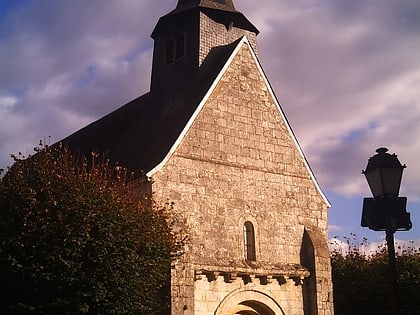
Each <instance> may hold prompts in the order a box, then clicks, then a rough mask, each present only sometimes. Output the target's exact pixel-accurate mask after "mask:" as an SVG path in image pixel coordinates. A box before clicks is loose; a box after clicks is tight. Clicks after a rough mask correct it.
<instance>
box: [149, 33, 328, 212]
mask: <svg viewBox="0 0 420 315" xmlns="http://www.w3.org/2000/svg"><path fill="white" fill-rule="evenodd" d="M243 44H246V45H248V47H249V48H250V51H251V54H252V57H253V58H254V61H255V63H256V65H257V68H258V70H259V71H260V74H261V76H262V77H263V79H264V82H265V84H266V85H267V87H268V90H269V92H270V95H271V97H272V98H273V100H274V102H275V104H276V106H277V109H278V110H279V112H280V115H281V117H282V119H283V121H284V123H285V125H286V127H287V130H288V131H289V133H290V135H291V137H292V139H293V142H294V144H295V146H296V148H297V149H298V152H299V154H300V156H301V158H302V160H303V162H304V164H305V167H306V169H307V170H308V172H309V175H310V177H311V179H312V181H313V182H314V184H315V187H316V189H317V190H318V192H319V194H320V195H321V197H322V198H323V199H324V201H325V203H326V204H327V206H328V207H331V204H330V202H329V201H328V199H327V197H326V196H325V194H324V193H323V191H322V189H321V187H320V186H319V183H318V181H317V180H316V178H315V175H314V173H313V172H312V169H311V167H310V166H309V163H308V161H307V159H306V157H305V154H304V153H303V151H302V148H301V146H300V144H299V142H298V140H297V138H296V136H295V134H294V132H293V130H292V128H291V127H290V124H289V122H288V120H287V118H286V116H285V114H284V112H283V110H282V108H281V106H280V103H279V102H278V100H277V97H276V95H275V94H274V91H273V89H272V87H271V84H270V82H269V81H268V79H267V76H266V75H265V73H264V70H263V69H262V67H261V64H260V62H259V60H258V58H257V56H256V55H255V52H254V50H253V49H252V47H251V45H250V43H249V41H248V39H247V38H246V36H244V37H243V38H242V39H241V41H240V42H239V43H238V44H237V46H236V47H235V50H234V51H233V52H232V54H231V55H230V57H229V59H228V60H227V62H226V63H225V65H224V66H223V68H222V70H221V71H220V72H219V74H218V75H217V77H216V79H215V80H214V81H213V83H212V85H211V86H210V88H209V90H208V91H207V93H206V94H205V96H204V98H203V99H202V100H201V102H200V104H199V105H198V107H197V108H196V110H195V111H194V113H193V114H192V116H191V117H190V119H189V120H188V123H187V124H186V125H185V127H184V129H183V130H182V132H181V134H180V135H179V137H178V139H177V140H176V141H175V143H174V144H173V145H172V147H171V149H170V150H169V152H168V154H167V155H166V156H165V158H164V159H163V160H162V162H160V163H159V164H158V165H156V166H155V167H154V168H153V169H151V170H150V171H149V172H148V173H147V174H146V176H148V177H152V176H153V175H154V174H156V173H157V172H159V171H160V170H161V169H162V168H163V167H164V166H165V164H166V163H167V162H168V160H169V159H170V158H171V156H172V155H173V154H174V152H175V151H176V149H177V148H178V147H179V145H180V144H181V142H182V140H184V137H185V135H186V134H187V132H188V131H189V130H190V128H191V126H192V124H193V123H194V121H195V120H196V118H197V116H198V114H199V113H200V112H201V110H202V108H203V107H204V104H206V102H207V100H208V99H209V97H210V95H211V94H212V93H213V91H214V89H215V88H216V86H217V84H218V83H219V81H220V79H221V78H222V76H223V75H224V74H225V72H226V70H227V69H228V68H229V66H230V64H231V63H232V60H233V59H234V58H235V56H236V54H237V53H238V52H239V50H240V49H241V47H242V45H243Z"/></svg>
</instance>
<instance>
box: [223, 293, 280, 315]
mask: <svg viewBox="0 0 420 315" xmlns="http://www.w3.org/2000/svg"><path fill="white" fill-rule="evenodd" d="M215 315H284V312H283V310H282V309H281V307H280V306H279V305H278V304H277V302H276V301H274V299H272V298H271V297H270V296H268V295H267V294H265V293H263V292H260V291H255V290H244V291H239V292H238V291H235V292H232V293H230V294H229V295H228V296H226V298H225V299H224V300H223V301H222V303H220V305H219V307H218V308H217V310H216V312H215Z"/></svg>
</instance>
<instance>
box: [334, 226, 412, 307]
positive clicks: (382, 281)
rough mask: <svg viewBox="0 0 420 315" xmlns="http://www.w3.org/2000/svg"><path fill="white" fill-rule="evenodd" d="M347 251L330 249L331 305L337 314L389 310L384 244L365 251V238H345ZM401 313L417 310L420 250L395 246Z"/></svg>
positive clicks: (389, 299) (387, 272)
mask: <svg viewBox="0 0 420 315" xmlns="http://www.w3.org/2000/svg"><path fill="white" fill-rule="evenodd" d="M345 239H346V242H347V246H348V251H347V252H345V253H343V252H342V251H341V250H339V249H335V250H332V252H331V263H332V277H333V285H334V309H335V314H337V315H347V314H391V305H390V301H391V298H390V294H391V293H390V289H389V269H388V255H387V250H386V246H385V245H381V246H379V247H378V248H377V250H376V251H375V252H374V253H372V254H369V253H366V252H365V251H364V249H366V248H367V247H368V243H367V240H366V239H363V240H362V242H361V243H360V244H359V243H358V242H357V236H356V235H354V234H352V235H351V237H348V238H345ZM398 249H399V251H397V252H399V254H397V258H396V259H397V269H398V284H399V294H400V314H420V291H419V289H418V288H419V284H420V252H419V251H418V249H415V248H413V247H408V248H398Z"/></svg>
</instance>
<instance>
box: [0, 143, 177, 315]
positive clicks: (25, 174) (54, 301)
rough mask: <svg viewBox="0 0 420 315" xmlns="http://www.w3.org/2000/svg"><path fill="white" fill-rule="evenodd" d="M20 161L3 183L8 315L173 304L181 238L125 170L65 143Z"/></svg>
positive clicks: (3, 286) (2, 268) (0, 225)
mask: <svg viewBox="0 0 420 315" xmlns="http://www.w3.org/2000/svg"><path fill="white" fill-rule="evenodd" d="M14 159H15V163H14V164H13V166H12V167H11V168H10V169H9V171H8V172H7V173H6V174H5V176H4V177H3V178H2V179H0V313H2V314H158V313H159V312H163V311H165V310H167V307H168V305H169V304H168V301H167V300H166V299H164V298H162V296H163V294H162V292H163V290H164V289H165V288H168V286H167V284H168V281H170V264H171V261H172V255H171V253H172V252H173V251H174V249H175V245H174V237H173V235H172V233H171V229H170V227H169V226H168V224H167V220H166V219H167V217H166V214H165V210H164V209H161V208H158V207H156V206H154V205H153V203H152V202H151V201H150V200H148V199H147V198H139V195H140V188H141V185H139V184H135V182H134V181H130V180H129V177H130V176H129V174H128V172H127V171H126V170H125V169H123V168H122V167H119V166H116V167H113V168H111V167H110V166H109V162H108V161H107V160H106V159H104V158H102V157H100V156H99V155H97V154H92V158H90V159H89V161H90V162H89V163H88V160H87V159H84V158H76V157H75V156H73V155H72V154H71V153H70V152H69V151H68V150H67V149H66V148H64V147H63V146H56V147H48V146H41V147H40V148H38V149H36V154H35V155H33V156H31V157H30V158H26V159H25V158H24V157H22V156H18V157H16V156H15V157H14ZM166 297H167V296H166Z"/></svg>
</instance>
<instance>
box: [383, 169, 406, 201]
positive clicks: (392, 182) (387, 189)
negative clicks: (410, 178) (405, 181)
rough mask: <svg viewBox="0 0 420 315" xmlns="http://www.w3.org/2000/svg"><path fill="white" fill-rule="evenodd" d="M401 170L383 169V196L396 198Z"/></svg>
mask: <svg viewBox="0 0 420 315" xmlns="http://www.w3.org/2000/svg"><path fill="white" fill-rule="evenodd" d="M402 171H403V168H383V169H382V176H383V183H384V188H383V190H384V191H383V194H384V195H391V196H398V194H399V190H400V184H401V177H402Z"/></svg>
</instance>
